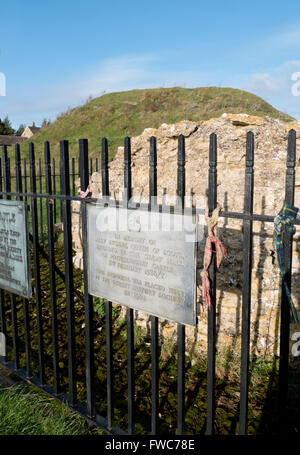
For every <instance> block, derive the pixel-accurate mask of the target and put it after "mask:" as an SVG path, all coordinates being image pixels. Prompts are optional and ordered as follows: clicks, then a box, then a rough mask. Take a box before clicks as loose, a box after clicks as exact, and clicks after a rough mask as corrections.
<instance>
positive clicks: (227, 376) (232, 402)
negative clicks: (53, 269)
mask: <svg viewBox="0 0 300 455" xmlns="http://www.w3.org/2000/svg"><path fill="white" fill-rule="evenodd" d="M55 261H56V265H57V267H59V268H60V269H61V270H64V252H63V248H62V236H61V235H60V236H59V237H58V240H57V241H56V243H55ZM40 275H41V284H42V289H41V291H42V316H43V342H44V360H45V380H46V383H48V384H49V385H51V386H53V345H52V331H51V301H50V291H49V264H48V262H47V261H46V260H45V259H43V258H42V257H40ZM82 284H83V277H82V271H81V270H78V269H75V268H74V288H75V289H77V290H78V291H79V292H80V291H81V293H82V292H83V287H82ZM56 295H57V301H56V306H57V315H58V350H59V382H60V386H61V392H63V393H65V394H66V395H67V394H68V392H69V390H68V388H69V380H68V338H67V319H66V289H65V282H64V281H63V280H61V279H60V278H59V277H58V276H56ZM35 303H36V302H35V298H34V296H33V299H32V300H29V302H28V311H29V317H30V338H31V354H32V365H31V366H32V372H33V375H34V376H38V375H39V358H38V337H37V317H36V316H37V314H36V306H35ZM94 304H95V314H94V324H93V337H94V347H95V394H96V397H95V398H96V406H97V413H98V414H100V415H102V416H106V412H107V389H106V383H107V363H106V320H105V316H104V307H103V302H102V301H101V300H100V299H99V300H98V299H95V300H94ZM4 306H5V316H6V322H7V346H8V360H11V361H12V360H13V349H12V346H13V343H12V315H11V304H10V298H9V295H8V293H5V299H4ZM74 312H75V340H76V375H77V393H78V400H79V402H80V403H82V404H83V405H86V369H85V357H86V355H85V349H86V338H85V313H84V304H83V303H82V301H81V300H79V299H78V297H77V296H75V306H74ZM113 313H114V315H113V325H112V331H113V364H114V423H115V425H117V426H119V427H120V428H122V429H123V430H125V431H126V429H127V425H128V414H127V413H128V402H127V399H128V383H127V373H126V371H127V343H126V341H127V326H126V321H125V320H124V318H123V317H122V314H121V313H120V307H118V306H116V307H114V311H113ZM17 319H18V335H19V347H20V366H21V368H24V367H25V360H26V358H25V334H24V313H23V302H22V299H21V298H19V297H18V298H17ZM134 338H135V344H134V353H135V362H134V374H135V419H136V434H150V432H151V404H152V402H151V375H152V370H151V343H150V341H151V340H150V338H149V334H147V333H146V331H145V330H144V329H143V328H141V327H137V326H135V330H134ZM186 351H187V355H186V405H185V410H186V433H187V434H204V432H205V416H206V398H207V397H206V387H207V359H206V352H203V353H201V352H195V351H194V346H193V343H192V342H190V341H189V340H187V345H186ZM240 354H241V352H240V343H239V340H238V339H233V340H232V345H230V346H227V348H226V349H224V351H219V352H218V353H217V358H216V421H215V425H216V433H217V434H222V435H225V434H238V427H239V400H240V395H239V391H240ZM177 358H178V357H177V345H176V336H170V337H167V338H166V337H164V338H161V339H160V356H159V372H160V376H159V387H160V401H159V432H160V434H163V435H175V434H176V427H177V367H178V364H177ZM299 366H300V365H299ZM299 366H298V367H297V368H296V366H295V368H294V369H291V370H290V372H289V374H290V385H289V393H290V401H289V406H288V410H289V412H288V423H287V428H288V431H289V432H290V433H299V432H300V420H299V419H300V414H299V407H300V387H299V385H300V375H299V371H300V370H299ZM249 380H250V389H249V434H278V433H279V434H280V429H278V427H277V417H278V415H277V398H278V359H276V358H270V359H268V358H263V357H260V358H255V357H252V356H251V359H250V378H249ZM0 395H1V392H0ZM21 398H23V396H22V397H21ZM47 400H48V398H47ZM27 401H28V402H30V403H31V404H32V403H33V402H36V401H37V400H35V399H34V400H33V399H32V398H30V397H29V398H28V400H27ZM50 401H51V400H50ZM3 402H4V404H5V406H7V403H8V402H9V400H8V399H4V400H3V401H2V403H3ZM12 403H13V402H12ZM54 403H55V402H54ZM24 407H25V404H24ZM14 408H16V406H15V405H14V404H12V405H11V406H10V409H13V410H14ZM21 408H22V406H21ZM4 409H5V407H4ZM47 409H49V408H48V407H47V406H46V407H43V405H42V406H41V408H40V409H39V410H37V415H38V416H39V418H38V419H37V422H38V425H37V426H35V425H36V424H35V423H34V422H36V420H34V421H32V422H33V423H32V426H33V430H32V431H33V434H41V433H38V432H44V431H46V430H45V428H44V427H41V426H39V425H44V422H42V423H41V422H40V421H41V420H42V419H40V415H41V412H42V413H44V414H43V415H47V412H48V411H47ZM2 412H3V411H1V403H0V421H4V419H3V416H2V414H1V413H2ZM6 412H7V411H6ZM35 412H36V411H35V410H33V409H31V410H27V412H26V413H25V414H26V415H25V416H23V417H22V418H21V417H20V419H19V420H20V421H21V420H22V419H24V420H25V423H26V419H27V414H28V415H29V416H30V419H31V418H33V417H32V415H33V414H34V413H35ZM65 415H67V414H65ZM28 418H29V417H28ZM44 420H45V419H44ZM66 420H67V421H68V422H70V419H68V418H67V417H66ZM30 422H31V420H30V421H29V424H28V425H27V428H28V427H29V426H30V425H31V423H30ZM8 428H9V426H8ZM49 428H51V431H54V430H55V426H54V425H53V426H51V427H49ZM53 428H54V430H53ZM67 428H69V427H68V426H67ZM1 431H3V430H2V427H1ZM5 431H7V430H5ZM11 431H15V429H14V430H11ZM66 431H67V430H66ZM70 431H73V429H70ZM74 431H77V430H76V428H75V429H74ZM78 431H81V430H80V428H79V430H78ZM82 431H85V429H83V430H82ZM72 434H73V433H72ZM74 434H77V433H74Z"/></svg>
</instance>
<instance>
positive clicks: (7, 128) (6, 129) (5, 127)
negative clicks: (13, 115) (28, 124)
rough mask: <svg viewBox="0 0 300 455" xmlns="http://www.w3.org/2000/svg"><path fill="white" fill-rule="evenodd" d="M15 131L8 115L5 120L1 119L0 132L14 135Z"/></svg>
mask: <svg viewBox="0 0 300 455" xmlns="http://www.w3.org/2000/svg"><path fill="white" fill-rule="evenodd" d="M14 132H15V130H14V129H13V128H12V126H11V123H10V121H9V119H8V116H6V117H5V118H4V120H3V121H2V120H1V119H0V134H4V135H12V134H14Z"/></svg>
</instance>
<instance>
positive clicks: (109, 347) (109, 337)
mask: <svg viewBox="0 0 300 455" xmlns="http://www.w3.org/2000/svg"><path fill="white" fill-rule="evenodd" d="M97 163H98V158H96V166H98V164H97ZM97 170H98V169H97ZM101 177H102V178H101V182H102V197H104V198H105V197H107V198H108V197H109V176H108V142H107V139H106V138H105V137H104V138H103V139H102V153H101ZM105 323H106V365H107V426H108V429H109V430H110V429H111V428H112V425H113V399H114V397H113V382H114V381H113V334H112V303H111V302H108V301H106V314H105Z"/></svg>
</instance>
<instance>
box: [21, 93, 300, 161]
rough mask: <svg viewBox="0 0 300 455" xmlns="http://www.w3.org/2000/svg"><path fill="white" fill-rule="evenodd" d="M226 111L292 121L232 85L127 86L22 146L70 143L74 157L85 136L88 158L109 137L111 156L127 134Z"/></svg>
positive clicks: (38, 151) (62, 118) (71, 114)
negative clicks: (129, 88) (81, 139)
mask: <svg viewBox="0 0 300 455" xmlns="http://www.w3.org/2000/svg"><path fill="white" fill-rule="evenodd" d="M224 112H230V113H241V112H243V113H247V114H252V115H259V116H266V115H268V116H270V117H275V118H279V119H281V120H283V121H291V120H293V118H292V117H290V116H289V115H287V114H284V113H282V112H280V111H278V110H277V109H275V108H274V107H272V106H271V105H270V104H268V103H267V102H266V101H264V100H263V99H262V98H260V97H258V96H256V95H253V94H252V93H249V92H245V91H243V90H238V89H233V88H220V87H200V88H194V89H187V88H181V87H173V88H157V89H147V90H131V91H127V92H118V93H110V94H106V95H103V96H101V97H99V98H95V99H91V100H89V101H87V102H86V103H85V104H84V105H82V106H79V107H76V108H74V109H71V110H69V111H67V112H66V113H64V114H61V115H59V116H58V117H57V119H56V121H55V122H53V123H52V124H51V125H50V126H48V127H46V128H44V129H42V130H41V131H40V132H39V133H37V134H36V135H35V136H34V137H33V138H32V139H31V140H27V141H25V142H23V143H22V144H21V149H22V152H23V156H24V153H25V155H27V153H26V152H28V143H29V142H30V141H32V142H34V144H35V150H36V155H37V156H43V143H44V141H46V140H48V141H50V143H51V151H52V155H53V156H54V157H57V156H58V153H59V140H61V139H67V140H69V142H70V156H77V155H78V145H77V144H78V139H79V138H88V139H89V151H90V156H93V157H95V156H99V153H100V144H101V138H102V137H104V136H105V137H107V138H108V140H109V150H110V158H113V156H114V155H115V153H116V150H117V147H118V146H119V145H122V144H123V140H124V137H125V136H136V135H139V134H141V133H142V131H143V130H144V128H149V127H158V126H160V125H161V124H162V123H174V122H177V121H180V120H192V121H199V120H206V119H209V118H212V117H219V116H220V115H221V114H222V113H224Z"/></svg>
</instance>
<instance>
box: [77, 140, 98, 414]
mask: <svg viewBox="0 0 300 455" xmlns="http://www.w3.org/2000/svg"><path fill="white" fill-rule="evenodd" d="M79 162H80V188H81V189H82V190H83V191H86V189H87V187H88V186H89V155H88V140H87V139H79ZM81 216H82V253H83V281H84V307H85V337H86V389H87V409H88V415H89V416H90V417H94V416H95V414H96V409H95V361H94V332H93V319H94V307H93V297H92V296H91V295H90V294H89V292H88V257H87V206H86V202H85V201H84V200H83V201H82V202H81Z"/></svg>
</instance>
